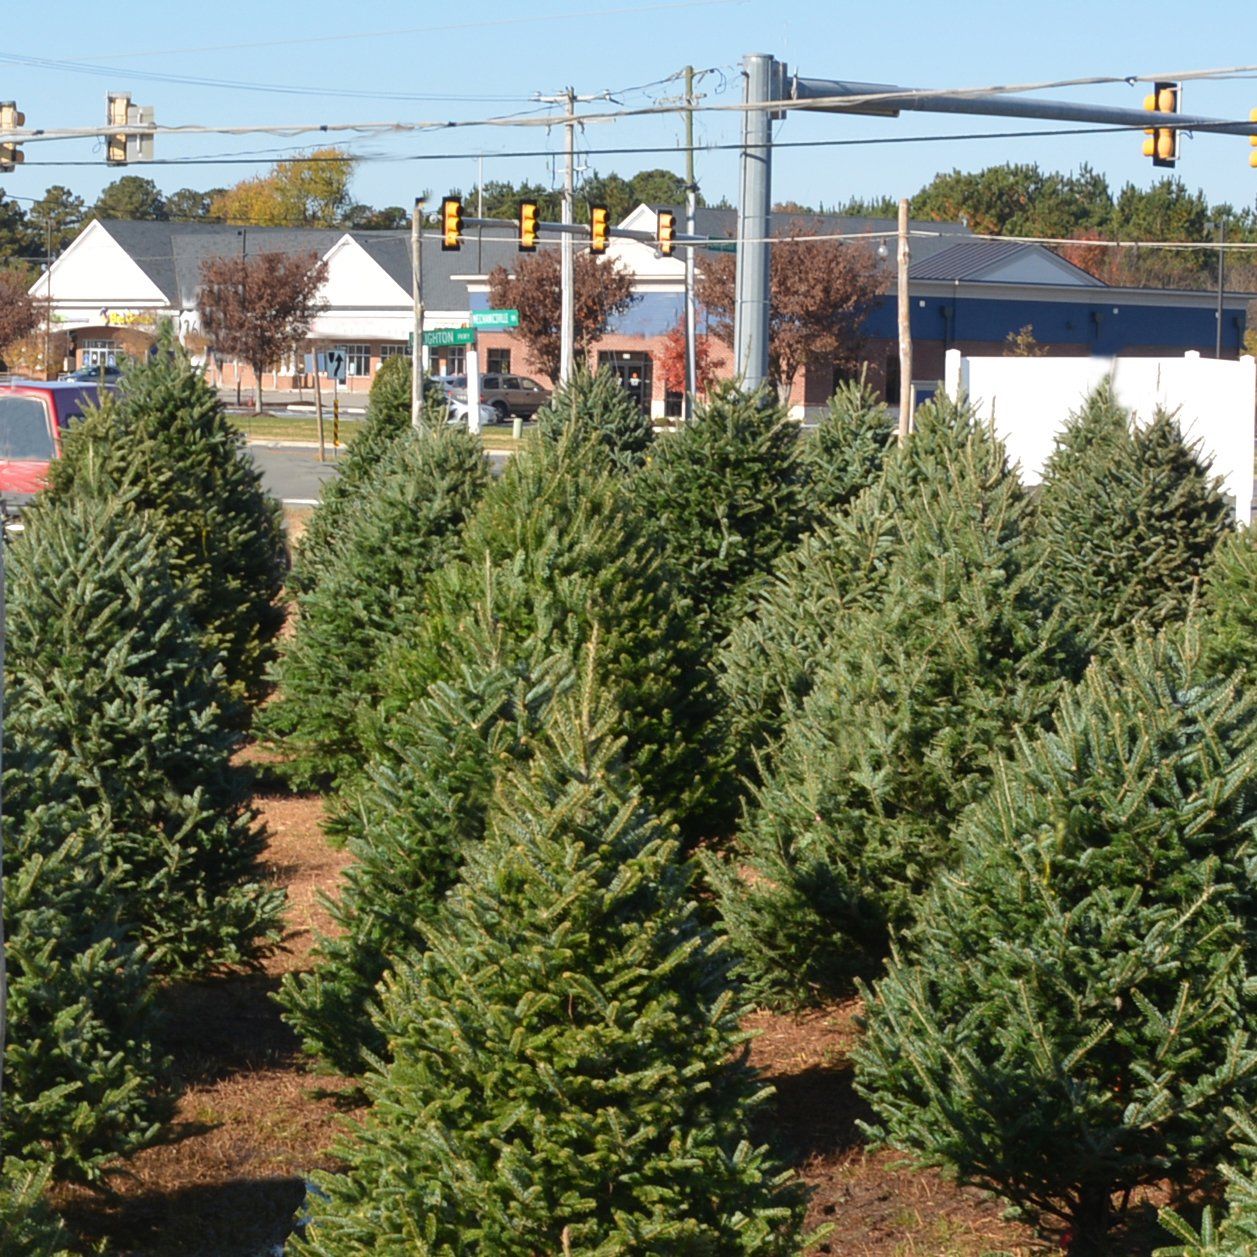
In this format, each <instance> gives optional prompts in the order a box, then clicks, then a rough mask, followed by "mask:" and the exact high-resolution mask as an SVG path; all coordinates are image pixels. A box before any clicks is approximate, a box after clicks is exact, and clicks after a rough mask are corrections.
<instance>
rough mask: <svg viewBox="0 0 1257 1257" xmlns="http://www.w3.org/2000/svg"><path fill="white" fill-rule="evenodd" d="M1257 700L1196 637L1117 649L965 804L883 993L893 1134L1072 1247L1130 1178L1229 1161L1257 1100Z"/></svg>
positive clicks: (870, 1028)
mask: <svg viewBox="0 0 1257 1257" xmlns="http://www.w3.org/2000/svg"><path fill="white" fill-rule="evenodd" d="M1255 734H1257V705H1255V704H1254V701H1253V700H1252V699H1251V698H1249V697H1244V696H1241V695H1239V693H1238V692H1237V690H1236V689H1235V687H1234V685H1233V684H1232V683H1224V682H1219V681H1208V680H1203V679H1202V677H1201V673H1200V671H1199V660H1198V649H1197V647H1196V645H1195V643H1194V642H1193V641H1192V640H1191V638H1190V637H1189V638H1187V639H1185V642H1184V644H1183V645H1181V646H1180V645H1177V644H1175V643H1173V642H1170V641H1166V640H1159V641H1156V642H1151V641H1147V640H1145V641H1142V642H1139V643H1138V644H1137V645H1136V646H1135V647H1134V648H1133V649H1129V650H1127V649H1123V648H1118V650H1117V652H1116V655H1115V657H1114V658H1113V660H1112V662H1111V663H1109V664H1107V665H1105V666H1100V665H1099V664H1096V665H1093V667H1092V668H1091V670H1090V671H1089V672H1088V674H1087V676H1086V677H1085V679H1084V681H1083V682H1082V683H1081V684H1080V685H1079V686H1078V687H1077V688H1076V689H1075V690H1074V691H1072V692H1070V693H1068V694H1067V695H1066V696H1065V698H1064V699H1063V700H1062V703H1061V705H1060V707H1059V709H1058V711H1057V713H1056V716H1055V720H1054V726H1053V729H1052V731H1051V732H1050V733H1046V734H1040V735H1038V736H1037V737H1033V738H1031V737H1024V738H1023V739H1021V741H1020V743H1019V745H1018V748H1017V753H1016V757H1015V759H1014V760H1012V761H1011V762H1008V763H1005V764H1003V765H1001V766H1000V768H999V769H998V770H997V772H996V775H995V782H994V787H993V789H992V790H991V792H990V793H989V794H988V795H987V796H986V798H985V799H984V800H983V801H982V802H980V803H979V804H978V805H977V806H976V807H974V808H973V809H972V810H971V811H970V812H969V813H968V815H967V816H966V817H965V819H964V820H963V821H962V823H961V825H960V829H959V833H958V835H957V839H958V842H959V843H960V845H961V847H962V849H963V852H964V856H963V860H962V861H961V863H960V866H959V867H958V868H957V869H956V870H955V871H954V872H952V873H945V874H944V875H943V877H942V878H941V879H940V881H939V884H938V887H937V890H936V892H935V895H934V896H933V897H932V898H931V899H930V900H929V902H928V904H927V905H926V906H925V908H924V910H923V911H922V912H921V914H920V918H919V924H918V927H917V929H916V931H915V933H914V934H913V936H912V938H911V939H910V941H909V943H908V945H907V947H906V949H905V952H904V954H903V955H902V956H900V957H897V958H896V959H895V960H894V962H893V963H892V964H891V966H890V969H889V971H888V973H887V975H886V977H885V978H884V979H883V980H882V981H880V982H879V983H878V984H877V985H876V987H875V989H874V991H873V992H872V993H867V992H866V996H867V1010H868V1011H867V1034H866V1037H865V1039H864V1041H863V1042H862V1043H861V1044H860V1045H859V1046H858V1047H857V1049H856V1052H855V1060H856V1065H857V1087H858V1089H859V1090H860V1091H861V1092H862V1094H864V1095H865V1096H866V1097H867V1098H868V1099H869V1101H870V1103H871V1104H872V1105H873V1107H874V1110H875V1111H876V1114H877V1117H878V1120H879V1122H880V1126H879V1127H878V1129H877V1131H876V1132H875V1133H876V1134H878V1135H880V1136H881V1137H883V1138H885V1139H886V1140H887V1141H888V1142H890V1143H892V1144H894V1145H895V1146H896V1147H899V1148H903V1149H906V1150H908V1151H910V1152H912V1153H914V1154H916V1156H917V1157H918V1158H920V1159H921V1160H922V1161H924V1162H927V1163H932V1164H941V1165H945V1166H948V1167H950V1168H951V1169H952V1170H953V1171H954V1172H955V1173H956V1175H957V1176H958V1177H959V1178H960V1179H961V1180H962V1181H963V1182H968V1183H976V1184H978V1185H981V1186H983V1187H986V1188H988V1189H990V1190H992V1191H995V1192H998V1193H999V1194H1000V1195H1002V1196H1005V1197H1006V1198H1008V1199H1009V1200H1011V1201H1013V1202H1014V1203H1015V1204H1016V1205H1017V1206H1019V1207H1020V1208H1021V1209H1022V1210H1024V1211H1025V1213H1026V1214H1027V1215H1028V1216H1029V1217H1030V1218H1031V1219H1032V1220H1034V1221H1036V1222H1038V1223H1039V1224H1040V1225H1044V1224H1052V1223H1057V1224H1060V1225H1063V1226H1064V1227H1065V1229H1066V1230H1065V1245H1066V1248H1067V1251H1068V1252H1069V1253H1071V1254H1083V1253H1086V1254H1105V1253H1111V1252H1112V1251H1114V1249H1113V1239H1112V1236H1111V1234H1110V1232H1111V1229H1112V1227H1113V1226H1114V1225H1116V1224H1117V1223H1118V1222H1120V1220H1121V1213H1122V1210H1123V1209H1124V1207H1125V1204H1126V1202H1127V1201H1128V1200H1129V1193H1130V1191H1131V1190H1132V1189H1134V1188H1136V1187H1139V1186H1141V1185H1144V1184H1149V1183H1161V1182H1168V1183H1170V1184H1171V1185H1179V1186H1182V1185H1184V1184H1186V1183H1188V1182H1189V1181H1194V1180H1195V1179H1196V1178H1197V1176H1198V1175H1199V1174H1200V1172H1201V1171H1202V1170H1205V1169H1208V1168H1209V1167H1211V1166H1213V1165H1216V1163H1217V1161H1218V1160H1219V1158H1220V1156H1221V1155H1222V1154H1223V1153H1224V1151H1225V1148H1226V1143H1227V1136H1228V1133H1229V1129H1230V1125H1231V1123H1230V1120H1229V1119H1228V1118H1227V1116H1226V1113H1225V1109H1226V1107H1227V1106H1228V1105H1233V1106H1235V1107H1237V1108H1240V1109H1247V1108H1248V1107H1249V1106H1250V1105H1251V1104H1252V1102H1253V1100H1254V1098H1257V1051H1254V1045H1253V1043H1252V1038H1251V1034H1250V1031H1249V1027H1250V1026H1252V1024H1253V1021H1252V1018H1253V1013H1254V1002H1253V993H1252V990H1251V981H1250V977H1249V975H1250V974H1251V973H1252V960H1253V958H1254V948H1253V939H1252V936H1251V930H1250V928H1249V923H1250V922H1251V921H1252V919H1253V909H1254V890H1253V882H1252V878H1251V875H1250V872H1249V870H1250V868H1251V864H1252V860H1253V856H1254V834H1255V833H1257V788H1255V787H1254V780H1257V779H1255V778H1254V770H1257V738H1255V736H1254V735H1255Z"/></svg>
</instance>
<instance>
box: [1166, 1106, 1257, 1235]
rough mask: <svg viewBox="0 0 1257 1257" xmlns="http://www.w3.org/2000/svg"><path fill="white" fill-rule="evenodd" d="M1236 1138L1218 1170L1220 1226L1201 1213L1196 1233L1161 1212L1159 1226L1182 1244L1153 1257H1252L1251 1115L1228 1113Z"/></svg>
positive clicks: (1255, 1159) (1255, 1156)
mask: <svg viewBox="0 0 1257 1257" xmlns="http://www.w3.org/2000/svg"><path fill="white" fill-rule="evenodd" d="M1230 1116H1231V1119H1232V1120H1233V1121H1234V1122H1235V1125H1236V1128H1237V1136H1234V1137H1233V1138H1232V1154H1231V1157H1230V1158H1228V1162H1227V1163H1226V1164H1224V1165H1223V1166H1222V1174H1223V1176H1224V1177H1225V1179H1226V1184H1227V1189H1226V1211H1225V1213H1224V1214H1223V1215H1222V1218H1221V1220H1220V1222H1218V1221H1215V1219H1214V1215H1213V1211H1212V1210H1211V1209H1209V1208H1206V1209H1205V1212H1204V1217H1203V1218H1202V1219H1201V1223H1200V1230H1199V1231H1197V1230H1195V1229H1194V1228H1193V1227H1191V1226H1190V1225H1188V1223H1187V1222H1186V1221H1185V1220H1184V1219H1183V1218H1182V1217H1181V1216H1180V1215H1179V1214H1177V1213H1175V1212H1174V1211H1173V1210H1172V1209H1163V1210H1161V1214H1160V1217H1161V1225H1162V1226H1164V1227H1165V1229H1166V1230H1167V1231H1169V1232H1170V1234H1171V1235H1173V1236H1174V1237H1175V1238H1176V1239H1180V1240H1183V1241H1184V1243H1182V1244H1176V1245H1175V1246H1174V1247H1173V1248H1158V1249H1157V1250H1156V1252H1155V1253H1154V1254H1153V1257H1252V1254H1253V1253H1255V1252H1257V1173H1255V1172H1254V1171H1255V1170H1257V1125H1255V1124H1254V1122H1253V1119H1252V1116H1251V1114H1248V1113H1234V1112H1233V1113H1231V1114H1230Z"/></svg>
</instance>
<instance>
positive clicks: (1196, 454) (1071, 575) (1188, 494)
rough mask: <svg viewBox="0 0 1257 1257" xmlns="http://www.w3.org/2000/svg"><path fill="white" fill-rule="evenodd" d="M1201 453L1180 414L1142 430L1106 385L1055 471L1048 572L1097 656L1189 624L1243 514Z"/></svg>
mask: <svg viewBox="0 0 1257 1257" xmlns="http://www.w3.org/2000/svg"><path fill="white" fill-rule="evenodd" d="M1219 485H1220V481H1219V480H1218V479H1217V477H1215V476H1213V475H1211V474H1210V472H1209V465H1208V462H1207V461H1206V460H1205V459H1203V458H1202V457H1201V455H1200V451H1199V447H1198V446H1191V445H1188V444H1187V443H1186V442H1185V441H1184V439H1183V435H1182V432H1181V430H1180V428H1179V426H1178V422H1177V420H1175V419H1174V417H1173V416H1172V415H1170V414H1167V413H1165V412H1164V411H1161V410H1158V411H1157V412H1156V414H1155V416H1154V417H1153V420H1152V422H1151V423H1150V424H1148V425H1147V426H1146V427H1144V428H1142V429H1137V430H1136V429H1132V426H1131V420H1130V415H1129V414H1128V413H1127V412H1126V411H1125V410H1123V409H1122V407H1121V406H1120V405H1119V404H1118V403H1117V400H1116V398H1115V397H1114V394H1113V390H1112V387H1111V386H1110V385H1103V386H1101V387H1100V388H1098V389H1096V391H1095V392H1094V393H1092V394H1091V396H1090V397H1089V398H1088V399H1087V401H1086V402H1085V404H1084V405H1083V407H1082V409H1081V410H1080V411H1079V412H1078V413H1077V414H1076V415H1075V416H1074V417H1073V419H1072V420H1071V422H1070V424H1069V426H1068V427H1067V428H1066V429H1065V431H1064V432H1063V433H1062V435H1061V436H1060V438H1059V439H1058V441H1057V445H1056V449H1055V450H1054V451H1053V453H1052V456H1051V457H1050V458H1049V459H1048V462H1047V465H1046V467H1045V468H1044V477H1043V488H1042V491H1041V493H1040V495H1039V498H1038V508H1039V509H1038V519H1037V522H1036V532H1037V533H1038V535H1039V536H1040V537H1041V539H1042V541H1043V543H1044V546H1045V550H1046V554H1047V566H1046V568H1045V573H1046V575H1047V578H1048V579H1049V581H1050V583H1051V586H1052V588H1053V590H1054V592H1055V594H1056V596H1057V598H1058V600H1059V602H1060V604H1061V606H1062V608H1063V610H1064V611H1065V613H1066V615H1067V616H1068V617H1069V619H1070V621H1071V623H1072V624H1073V625H1074V626H1075V629H1076V631H1077V632H1078V634H1079V636H1080V638H1081V639H1082V640H1084V641H1087V642H1089V643H1090V644H1091V645H1092V647H1093V648H1095V647H1098V646H1099V645H1100V644H1101V643H1103V642H1104V641H1105V640H1106V639H1108V638H1110V637H1112V636H1117V637H1129V636H1130V635H1131V633H1132V632H1134V631H1136V630H1139V629H1145V630H1150V631H1155V630H1156V629H1158V628H1160V627H1161V626H1162V625H1165V624H1170V623H1173V622H1175V621H1177V620H1181V619H1182V618H1183V617H1184V616H1185V615H1186V614H1187V609H1188V606H1189V604H1190V602H1191V599H1192V597H1193V595H1194V593H1195V590H1196V587H1197V584H1198V582H1199V580H1200V577H1201V574H1202V572H1203V571H1204V569H1205V567H1206V565H1207V564H1208V562H1209V559H1210V557H1211V556H1212V554H1213V551H1214V549H1215V547H1216V546H1217V545H1218V543H1219V542H1220V541H1221V540H1222V539H1223V538H1224V537H1225V536H1226V535H1227V534H1228V533H1229V532H1231V530H1232V527H1233V524H1232V512H1231V510H1230V508H1229V507H1228V506H1227V503H1226V500H1225V499H1224V498H1223V496H1222V493H1221V491H1220V488H1219Z"/></svg>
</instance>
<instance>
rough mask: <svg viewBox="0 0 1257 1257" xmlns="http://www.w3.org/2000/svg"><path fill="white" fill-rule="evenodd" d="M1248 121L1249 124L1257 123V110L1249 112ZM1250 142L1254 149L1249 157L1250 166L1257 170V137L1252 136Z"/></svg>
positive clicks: (1249, 138)
mask: <svg viewBox="0 0 1257 1257" xmlns="http://www.w3.org/2000/svg"><path fill="white" fill-rule="evenodd" d="M1248 120H1249V122H1257V109H1250V110H1249V111H1248ZM1248 142H1249V144H1251V145H1252V148H1253V151H1252V152H1251V153H1249V155H1248V164H1249V165H1250V166H1252V167H1254V168H1257V135H1250V136H1249V137H1248Z"/></svg>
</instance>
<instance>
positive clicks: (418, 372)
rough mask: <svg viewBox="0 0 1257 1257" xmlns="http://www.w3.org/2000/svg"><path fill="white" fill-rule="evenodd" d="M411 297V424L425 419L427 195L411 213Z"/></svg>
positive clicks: (418, 425) (418, 424) (418, 198)
mask: <svg viewBox="0 0 1257 1257" xmlns="http://www.w3.org/2000/svg"><path fill="white" fill-rule="evenodd" d="M410 298H411V302H412V304H413V305H414V323H415V326H414V331H413V333H412V335H413V337H414V344H413V345H412V346H411V350H410V426H411V427H412V428H414V429H415V430H416V431H417V430H418V429H419V428H420V427H421V426H422V423H423V197H421V196H417V197H415V208H414V209H413V210H412V211H411V215H410Z"/></svg>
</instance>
